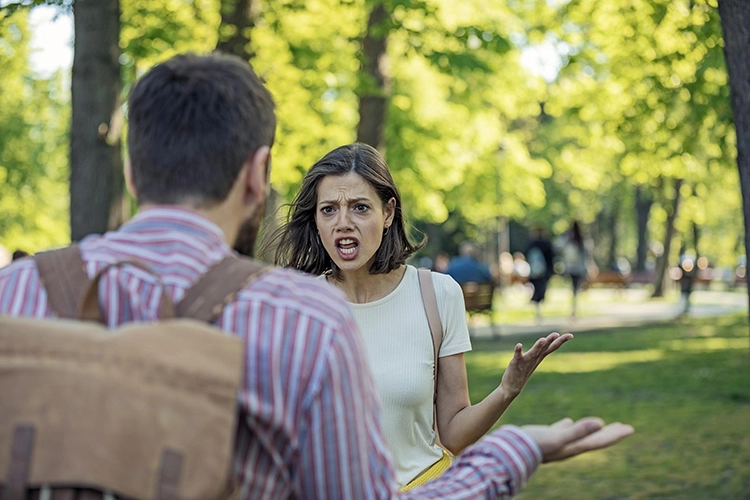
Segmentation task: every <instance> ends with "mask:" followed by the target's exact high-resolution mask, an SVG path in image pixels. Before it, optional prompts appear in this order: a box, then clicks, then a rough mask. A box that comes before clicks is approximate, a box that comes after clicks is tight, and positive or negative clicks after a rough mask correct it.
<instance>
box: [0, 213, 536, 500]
mask: <svg viewBox="0 0 750 500" xmlns="http://www.w3.org/2000/svg"><path fill="white" fill-rule="evenodd" d="M80 246H81V251H82V255H83V259H84V261H85V262H86V267H87V272H88V275H89V276H90V277H93V276H94V275H95V274H96V272H97V271H98V270H99V269H102V268H103V267H105V266H107V265H108V264H112V263H115V262H120V261H124V260H138V261H140V262H142V263H144V264H145V265H146V266H148V268H149V269H151V270H152V271H153V274H151V273H148V272H145V271H143V270H142V269H139V268H137V267H135V266H128V265H124V266H120V267H113V268H111V269H110V270H108V271H107V273H106V274H105V276H104V277H103V279H102V281H101V282H100V285H99V302H100V306H101V308H102V312H103V313H104V317H105V318H107V321H108V325H109V326H110V327H111V328H114V327H115V326H117V325H120V324H122V323H127V322H131V321H146V320H153V319H155V318H156V317H157V312H158V307H159V300H160V297H161V293H162V288H163V287H164V288H166V291H167V293H168V294H169V295H170V297H171V298H172V300H173V301H174V302H175V303H177V302H179V301H180V299H181V298H182V297H183V295H184V294H185V292H186V291H187V289H188V288H190V286H191V285H192V284H193V283H195V282H196V281H197V280H198V278H199V277H200V276H201V275H202V274H203V273H204V272H205V271H206V270H207V269H208V268H209V267H210V266H211V265H213V264H215V263H216V262H218V261H219V260H221V259H222V258H223V257H225V256H226V255H228V254H229V253H230V252H231V249H230V248H229V246H228V245H227V244H226V242H225V241H224V237H223V234H222V232H221V230H220V229H219V228H218V226H216V225H215V224H213V223H212V222H210V221H208V220H207V219H205V218H203V217H201V216H199V215H197V214H195V213H193V212H190V211H187V210H182V209H177V208H172V207H159V208H153V209H149V210H146V211H143V212H141V213H140V214H139V215H138V216H136V217H135V218H134V219H133V220H132V221H130V222H129V223H127V224H125V225H124V226H123V227H122V228H120V229H119V230H117V231H113V232H110V233H107V234H105V235H103V236H91V237H88V238H86V239H84V240H83V241H82V242H81V245H80ZM0 314H9V315H12V316H30V317H36V318H51V317H53V314H52V311H51V310H50V309H49V307H48V306H47V294H46V292H45V291H44V289H43V288H42V286H41V285H40V281H39V275H38V273H37V270H36V266H35V265H34V260H33V259H22V260H19V261H17V262H15V263H13V264H12V265H10V266H8V267H6V268H4V269H2V270H0ZM216 326H218V327H219V328H221V329H222V330H224V331H225V332H227V333H229V334H232V335H237V336H239V337H241V338H243V339H244V341H245V345H246V348H247V352H246V365H247V373H246V374H245V378H244V381H243V385H242V390H241V393H240V394H239V404H240V408H241V413H242V416H241V425H240V430H239V432H238V436H237V443H236V460H235V468H236V472H237V474H238V477H239V478H240V484H241V488H242V489H241V498H242V499H283V498H317V499H326V500H334V499H356V500H359V499H385V498H404V499H407V498H423V499H438V498H440V499H457V500H458V499H481V498H487V499H489V498H509V497H511V496H512V495H514V494H516V493H518V492H519V491H520V489H521V488H522V487H523V485H524V484H525V483H526V481H527V479H528V477H529V475H530V474H531V473H532V472H533V471H534V470H535V468H536V467H537V465H538V464H539V463H540V461H541V458H542V457H541V451H540V450H539V447H538V446H537V445H536V443H534V442H533V441H532V440H531V439H530V438H529V437H528V436H527V435H526V434H524V433H523V432H521V431H520V430H519V429H517V428H514V427H512V426H506V427H504V428H503V429H501V430H499V431H495V432H494V433H492V434H490V435H489V436H487V437H485V438H484V439H483V440H482V441H480V442H479V443H478V444H476V445H474V446H473V447H471V448H469V449H468V450H467V451H466V452H464V453H463V454H462V455H461V456H460V457H459V458H458V459H457V461H456V463H455V464H454V466H453V467H452V468H451V469H449V471H448V472H446V473H445V474H444V475H443V476H442V477H441V478H439V479H437V480H435V481H433V482H431V483H428V484H427V485H425V486H423V487H421V488H418V489H414V490H412V491H410V492H408V493H399V492H398V491H397V484H396V481H395V476H394V472H393V468H392V465H391V457H390V453H389V451H388V449H387V446H386V444H385V441H384V439H383V436H382V434H381V430H380V415H379V411H380V409H379V403H378V400H377V396H376V391H375V386H374V383H373V381H372V378H371V375H370V371H369V369H368V367H367V364H366V361H365V355H364V351H363V346H362V342H361V339H360V338H359V332H358V330H357V327H356V325H355V322H354V319H353V318H352V315H351V313H350V312H349V309H348V307H347V306H346V303H345V301H344V300H343V298H342V297H341V296H340V294H339V292H338V291H336V290H335V289H334V288H333V287H329V286H328V285H326V284H325V283H323V282H321V281H319V280H315V279H313V278H311V277H307V276H303V275H301V274H299V273H297V272H295V271H291V270H285V269H276V270H273V271H271V272H269V273H266V274H264V275H263V276H262V277H260V278H259V279H258V280H256V281H255V282H253V283H251V284H250V285H249V286H247V287H246V288H245V289H244V290H242V291H241V292H240V293H239V294H237V297H236V299H235V300H234V301H233V302H231V303H230V304H229V305H227V306H226V308H225V309H224V312H223V314H222V316H221V318H220V319H219V320H218V322H217V324H216Z"/></svg>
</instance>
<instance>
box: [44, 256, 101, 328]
mask: <svg viewBox="0 0 750 500" xmlns="http://www.w3.org/2000/svg"><path fill="white" fill-rule="evenodd" d="M34 260H35V261H36V267H37V270H38V271H39V279H40V281H41V283H42V286H44V289H45V290H46V291H47V303H48V304H49V307H50V309H52V311H54V313H55V314H57V315H58V316H59V317H60V318H67V319H74V318H76V317H77V316H78V308H79V304H80V303H81V300H82V299H83V295H84V294H85V292H86V289H87V287H88V285H89V281H90V280H89V277H88V275H87V274H86V264H85V263H84V262H83V258H82V257H81V250H80V249H79V248H78V245H76V244H73V245H70V246H69V247H66V248H61V249H58V250H50V251H47V252H41V253H38V254H36V255H34Z"/></svg>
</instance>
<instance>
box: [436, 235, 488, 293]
mask: <svg viewBox="0 0 750 500" xmlns="http://www.w3.org/2000/svg"><path fill="white" fill-rule="evenodd" d="M478 255H479V251H478V250H477V247H476V245H475V244H474V243H472V242H471V241H464V242H463V243H461V246H459V247H458V256H457V257H454V258H453V259H451V261H450V263H449V264H448V268H447V269H446V270H445V273H446V274H448V275H449V276H450V277H451V278H453V279H454V280H456V283H458V284H459V285H463V284H465V283H469V282H474V283H480V284H481V283H492V282H493V281H494V280H493V278H492V273H491V272H490V268H489V267H487V265H486V264H483V263H482V262H480V261H479V257H478Z"/></svg>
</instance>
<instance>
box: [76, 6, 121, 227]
mask: <svg viewBox="0 0 750 500" xmlns="http://www.w3.org/2000/svg"><path fill="white" fill-rule="evenodd" d="M73 15H74V29H75V44H74V56H73V77H72V82H71V101H72V122H71V128H70V233H71V239H72V240H73V241H78V240H80V239H81V238H83V237H84V236H86V235H88V234H91V233H103V232H105V231H106V230H107V229H109V228H110V227H113V226H117V225H119V221H120V219H119V217H120V216H121V210H120V207H121V205H122V203H121V200H122V195H123V181H122V158H121V155H120V124H121V120H122V117H121V116H120V114H119V107H120V101H119V98H120V61H119V58H120V46H119V37H120V2H119V0H76V1H75V2H74V3H73ZM113 207H115V211H114V212H113V210H112V208H113ZM118 213H119V214H120V215H118Z"/></svg>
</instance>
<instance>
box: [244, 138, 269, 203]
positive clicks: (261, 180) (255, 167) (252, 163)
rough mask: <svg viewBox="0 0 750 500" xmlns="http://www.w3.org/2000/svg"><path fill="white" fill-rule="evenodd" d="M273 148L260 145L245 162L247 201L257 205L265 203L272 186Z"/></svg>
mask: <svg viewBox="0 0 750 500" xmlns="http://www.w3.org/2000/svg"><path fill="white" fill-rule="evenodd" d="M270 162H271V148H270V147H268V146H261V147H259V148H258V149H257V150H256V151H255V153H253V154H252V156H250V158H248V159H247V161H246V162H245V168H246V169H247V173H246V177H245V201H246V202H248V204H252V205H257V204H259V203H265V201H266V198H267V197H268V190H269V188H270V182H269V177H270V166H271V165H270Z"/></svg>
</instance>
